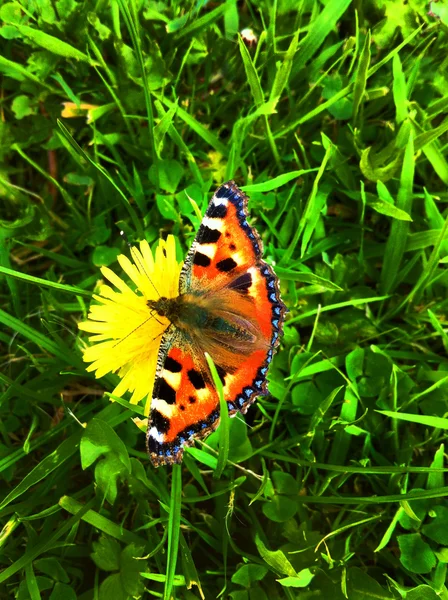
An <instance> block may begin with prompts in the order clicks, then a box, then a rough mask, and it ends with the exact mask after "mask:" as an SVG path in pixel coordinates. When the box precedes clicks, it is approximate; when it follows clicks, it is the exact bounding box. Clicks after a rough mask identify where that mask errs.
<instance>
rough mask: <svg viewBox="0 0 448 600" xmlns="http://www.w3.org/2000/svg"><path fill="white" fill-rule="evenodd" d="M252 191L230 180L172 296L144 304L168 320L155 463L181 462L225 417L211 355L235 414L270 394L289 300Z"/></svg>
mask: <svg viewBox="0 0 448 600" xmlns="http://www.w3.org/2000/svg"><path fill="white" fill-rule="evenodd" d="M246 204H247V197H246V196H245V195H244V194H243V193H242V192H241V191H240V190H239V189H238V188H237V186H236V185H235V184H234V183H233V182H228V183H226V184H224V185H222V186H221V187H220V188H219V189H218V190H217V192H216V193H215V195H214V196H213V198H212V200H211V202H210V204H209V206H208V208H207V211H206V213H205V217H204V219H203V222H202V224H201V226H200V228H199V230H198V233H197V235H196V239H195V241H194V242H193V245H192V247H191V249H190V251H189V253H188V255H187V258H186V260H185V263H184V266H183V269H182V272H181V277H180V281H179V295H178V296H177V297H176V298H159V299H158V300H155V301H150V302H149V303H148V306H149V308H150V309H151V311H153V312H155V313H157V314H158V315H159V316H160V317H164V318H165V319H166V320H167V321H168V322H169V325H168V327H167V329H166V330H165V333H164V334H163V337H162V341H161V344H160V350H159V357H158V363H157V372H156V381H155V384H154V392H153V400H152V404H151V414H150V419H149V426H148V434H147V445H148V452H149V454H150V457H151V460H152V462H153V464H155V465H160V464H167V463H168V464H169V463H173V462H179V461H180V460H181V459H182V454H183V450H184V447H185V446H186V445H189V444H191V443H193V440H194V439H195V438H196V439H197V438H200V437H204V436H205V435H206V434H207V433H208V432H210V431H212V430H213V429H215V428H216V426H217V425H218V423H219V398H218V394H217V391H216V389H215V387H214V385H213V381H212V378H211V375H210V372H209V369H208V366H207V362H206V359H205V353H208V354H209V355H210V356H211V358H212V360H213V362H214V364H215V365H216V367H217V370H218V374H219V377H220V379H221V382H222V385H223V391H224V398H225V400H226V401H227V405H228V409H229V414H230V415H231V416H233V415H235V414H236V413H237V412H242V413H245V412H246V411H247V409H248V407H249V406H250V404H252V402H253V401H254V400H255V398H256V397H257V396H259V395H262V394H266V393H267V382H266V373H267V370H268V365H269V363H270V361H271V359H272V355H273V352H274V350H275V348H276V346H277V345H278V343H279V334H280V333H281V329H282V324H283V318H284V313H285V310H286V308H285V306H284V304H283V303H282V301H281V299H280V294H279V290H278V280H277V278H276V276H275V274H274V272H273V270H272V268H271V267H270V266H269V265H267V264H266V263H265V262H264V261H263V260H262V259H261V252H262V245H261V240H260V238H259V237H258V234H257V233H256V231H255V230H254V229H252V227H251V226H250V225H249V224H248V222H247V220H246V217H247V209H246Z"/></svg>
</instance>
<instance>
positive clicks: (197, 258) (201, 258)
mask: <svg viewBox="0 0 448 600" xmlns="http://www.w3.org/2000/svg"><path fill="white" fill-rule="evenodd" d="M211 262H212V261H211V260H210V259H209V257H208V256H206V255H205V254H202V252H195V253H194V257H193V264H194V265H198V266H199V267H209V266H210V263H211Z"/></svg>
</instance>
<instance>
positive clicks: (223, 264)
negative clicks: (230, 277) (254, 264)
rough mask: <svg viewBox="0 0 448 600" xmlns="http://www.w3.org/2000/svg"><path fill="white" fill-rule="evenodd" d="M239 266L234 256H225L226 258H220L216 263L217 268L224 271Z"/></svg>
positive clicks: (226, 271)
mask: <svg viewBox="0 0 448 600" xmlns="http://www.w3.org/2000/svg"><path fill="white" fill-rule="evenodd" d="M237 266H238V265H237V263H236V262H235V261H234V260H233V258H225V259H224V260H220V261H219V263H216V268H217V269H218V271H221V272H222V273H228V272H229V271H232V269H234V268H235V267H237Z"/></svg>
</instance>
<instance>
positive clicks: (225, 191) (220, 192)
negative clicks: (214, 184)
mask: <svg viewBox="0 0 448 600" xmlns="http://www.w3.org/2000/svg"><path fill="white" fill-rule="evenodd" d="M215 196H216V197H217V198H230V196H233V190H231V189H230V188H228V187H227V186H225V185H222V186H221V187H220V188H218V189H217V190H216V192H215Z"/></svg>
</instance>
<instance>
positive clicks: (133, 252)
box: [120, 230, 161, 298]
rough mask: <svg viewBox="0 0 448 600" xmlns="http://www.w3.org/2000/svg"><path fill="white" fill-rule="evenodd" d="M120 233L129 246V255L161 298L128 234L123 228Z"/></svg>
mask: <svg viewBox="0 0 448 600" xmlns="http://www.w3.org/2000/svg"><path fill="white" fill-rule="evenodd" d="M120 235H121V237H122V238H123V240H124V241H125V243H126V246H127V247H128V248H129V252H130V254H131V257H132V258H133V259H134V262H136V263H138V266H139V267H140V269H141V270H142V271H143V273H144V274H145V275H146V277H147V279H148V281H149V283H150V284H151V285H152V287H153V288H154V291H155V292H156V294H157V295H158V296H159V298H161V294H160V292H159V290H158V289H157V288H156V286H155V285H154V282H153V281H152V279H151V277H150V276H149V275H148V273H147V271H146V269H145V265H144V264H143V262H142V261H141V260H140V256H139V254H138V252H137V251H136V250H135V248H134V246H132V244H131V242H130V241H129V239H128V236H127V235H126V233H125V232H124V231H123V230H121V231H120Z"/></svg>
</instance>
